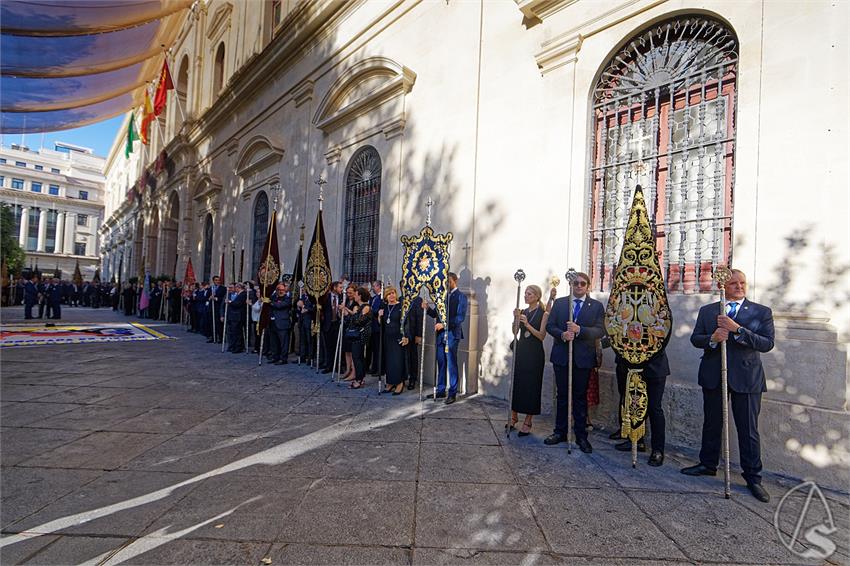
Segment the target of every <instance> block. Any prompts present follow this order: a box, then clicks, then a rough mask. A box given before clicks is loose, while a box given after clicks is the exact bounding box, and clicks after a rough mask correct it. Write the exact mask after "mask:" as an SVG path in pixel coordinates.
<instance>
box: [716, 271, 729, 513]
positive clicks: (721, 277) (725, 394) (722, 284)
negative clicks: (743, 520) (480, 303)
mask: <svg viewBox="0 0 850 566" xmlns="http://www.w3.org/2000/svg"><path fill="white" fill-rule="evenodd" d="M731 278H732V271H731V270H730V269H729V268H728V267H727V266H725V265H721V266H718V267H717V268H716V269H715V270H714V280H715V281H717V286H718V287H719V289H720V314H721V315H725V314H726V283H727V282H728V281H729V279H731ZM728 378H729V366H728V359H727V357H726V341H725V340H724V341H723V342H721V343H720V394H721V395H722V398H723V400H722V404H721V407H722V410H723V495H724V497H726V499H729V498H730V497H731V496H732V489H731V485H730V482H731V480H730V475H731V474H730V469H729V381H728Z"/></svg>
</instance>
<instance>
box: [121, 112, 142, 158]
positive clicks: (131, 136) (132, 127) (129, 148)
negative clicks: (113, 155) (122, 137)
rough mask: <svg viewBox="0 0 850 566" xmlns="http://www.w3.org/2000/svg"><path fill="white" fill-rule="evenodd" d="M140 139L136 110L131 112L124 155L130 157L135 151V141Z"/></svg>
mask: <svg viewBox="0 0 850 566" xmlns="http://www.w3.org/2000/svg"><path fill="white" fill-rule="evenodd" d="M138 140H139V134H137V133H136V115H135V113H134V112H131V113H130V121H129V122H128V123H127V143H126V145H125V146H124V157H126V158H128V159H129V157H130V154H131V153H133V142H134V141H138Z"/></svg>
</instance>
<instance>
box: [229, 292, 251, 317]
mask: <svg viewBox="0 0 850 566" xmlns="http://www.w3.org/2000/svg"><path fill="white" fill-rule="evenodd" d="M247 303H248V293H247V292H246V291H240V292H239V293H238V294H237V295H236V297H235V298H234V299H233V300H231V301H230V304H229V305H228V306H227V322H228V324H229V323H231V321H232V322H233V324H241V323H242V322H243V321H244V320H245V305H246V304H247Z"/></svg>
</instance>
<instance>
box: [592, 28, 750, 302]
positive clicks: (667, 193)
mask: <svg viewBox="0 0 850 566" xmlns="http://www.w3.org/2000/svg"><path fill="white" fill-rule="evenodd" d="M737 52H738V42H737V40H736V39H735V37H734V36H733V34H732V33H731V32H730V31H729V30H728V29H727V28H726V27H725V26H724V25H723V24H721V23H720V22H717V21H715V20H712V19H709V18H705V17H701V16H699V17H698V16H685V17H678V18H674V19H671V20H667V21H664V22H660V23H658V24H656V25H654V26H653V27H651V28H649V29H648V30H645V31H644V32H642V33H640V34H639V35H638V36H636V37H635V38H634V39H632V40H631V41H630V42H629V43H627V44H626V45H625V47H623V49H621V50H620V51H619V52H618V53H617V54H616V55H615V56H614V57H613V58H612V59H611V60H610V62H609V63H608V65H607V67H606V68H605V70H604V71H603V72H602V74H601V76H600V78H599V81H598V82H597V85H596V88H595V90H594V93H593V110H592V112H593V121H592V124H593V127H592V131H591V132H590V140H589V141H590V144H589V147H590V148H591V151H592V154H591V159H590V175H589V179H590V188H589V192H590V195H589V198H588V203H589V207H590V209H589V211H588V212H589V214H588V218H590V241H589V254H588V258H589V265H588V273H590V275H591V285H592V287H593V288H594V289H595V290H598V291H607V290H609V289H610V285H611V280H612V277H613V272H614V269H615V267H616V264H617V261H618V259H619V252H620V247H621V245H622V238H623V235H624V233H625V227H626V221H627V219H628V212H629V207H630V205H631V197H632V194H633V191H634V187H635V185H641V186H642V187H643V188H644V193H645V195H646V197H647V206H648V207H649V214H650V221H651V222H652V223H653V225H654V229H655V233H656V246H657V250H658V251H659V253H660V254H661V258H660V259H661V265H662V268H663V269H664V274H665V280H666V282H667V286H668V290H669V291H671V292H674V293H675V292H678V293H691V292H705V291H709V290H710V289H711V286H712V281H711V273H712V271H713V269H712V268H713V266H715V265H718V264H723V263H730V262H731V259H732V195H733V189H734V181H735V179H734V155H735V112H736V106H737V105H736V97H737V88H736V86H737V68H738V53H737Z"/></svg>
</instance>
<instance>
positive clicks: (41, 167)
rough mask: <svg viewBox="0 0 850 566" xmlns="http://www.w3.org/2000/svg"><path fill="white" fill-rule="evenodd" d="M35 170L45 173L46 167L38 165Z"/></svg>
mask: <svg viewBox="0 0 850 566" xmlns="http://www.w3.org/2000/svg"><path fill="white" fill-rule="evenodd" d="M35 170H36V171H44V165H36V166H35Z"/></svg>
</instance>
